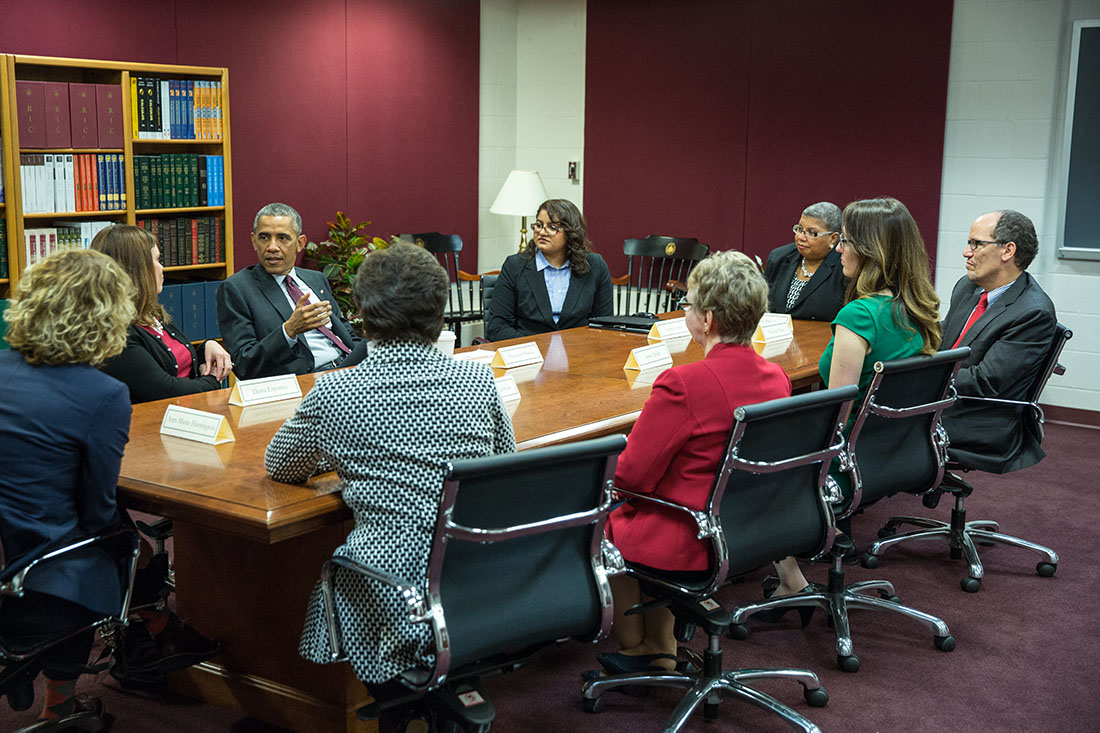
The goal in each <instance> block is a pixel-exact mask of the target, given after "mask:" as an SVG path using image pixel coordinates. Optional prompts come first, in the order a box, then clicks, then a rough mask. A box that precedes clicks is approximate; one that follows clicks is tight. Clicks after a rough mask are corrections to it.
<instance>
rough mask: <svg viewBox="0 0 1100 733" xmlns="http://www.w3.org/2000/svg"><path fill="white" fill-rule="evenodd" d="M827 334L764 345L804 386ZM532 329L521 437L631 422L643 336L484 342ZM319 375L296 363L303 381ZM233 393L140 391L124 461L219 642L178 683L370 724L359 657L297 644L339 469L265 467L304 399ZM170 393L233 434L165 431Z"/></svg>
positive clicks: (805, 329)
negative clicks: (633, 365)
mask: <svg viewBox="0 0 1100 733" xmlns="http://www.w3.org/2000/svg"><path fill="white" fill-rule="evenodd" d="M828 340H829V325H828V324H827V323H820V322H813V321H795V337H794V339H793V340H791V341H790V342H789V343H787V344H786V345H785V346H784V345H780V346H778V347H777V346H774V345H773V346H771V347H767V348H768V350H765V351H764V354H765V356H766V358H768V359H770V360H771V361H774V362H775V363H777V364H779V365H781V366H782V367H783V368H784V369H785V370H786V371H787V374H788V375H789V376H790V377H791V381H792V382H793V383H794V385H795V387H799V386H807V385H810V384H813V383H814V382H816V381H817V379H818V373H817V362H818V359H819V357H820V355H821V353H822V351H823V350H824V349H825V346H826V345H827V343H828ZM524 341H534V342H536V343H537V344H538V346H539V349H540V350H541V352H542V354H543V357H544V362H543V363H542V365H541V366H535V367H533V368H531V367H518V368H516V369H511V370H509V371H508V373H509V374H511V375H512V376H513V377H514V378H515V380H516V383H517V385H518V387H519V392H520V395H521V399H520V400H519V402H518V403H517V402H512V403H509V410H510V412H512V422H513V426H514V428H515V433H516V442H517V443H518V445H519V448H520V450H523V449H526V448H532V447H536V446H543V445H552V444H555V443H565V442H570V441H575V440H581V439H584V438H591V437H596V436H599V435H606V434H609V433H615V432H627V431H629V429H630V427H631V426H632V425H633V424H634V421H635V420H636V419H637V417H638V413H639V412H640V411H641V409H642V405H643V404H644V403H645V400H646V398H647V397H648V395H649V391H650V385H651V384H652V381H653V378H654V377H655V375H654V374H645V373H641V374H639V373H638V372H629V371H625V370H624V369H623V368H622V367H623V364H625V363H626V360H627V357H628V356H629V354H630V350H631V349H633V348H635V347H637V346H644V345H645V344H646V343H647V339H646V336H644V335H641V334H628V333H620V332H611V331H599V330H595V329H589V328H577V329H571V330H567V331H561V332H558V333H552V334H541V335H538V336H532V337H529V338H525V339H517V340H515V341H511V342H509V341H505V342H498V343H495V344H492V345H490V346H483V347H481V348H483V349H485V348H488V349H495V348H497V347H498V346H502V345H508V344H511V343H522V342H524ZM757 348H758V350H760V349H761V348H763V347H761V346H758V347H757ZM673 351H674V353H673V360H674V362H675V363H676V364H683V363H689V362H693V361H697V360H699V359H701V358H702V357H703V353H702V349H701V348H700V347H699V346H698V345H697V344H694V343H690V344H686V345H685V344H683V343H681V344H680V345H679V346H678V347H674V348H673ZM769 351H776V352H777V353H774V354H772V353H769ZM503 373H504V372H503V371H498V374H503ZM314 379H315V375H312V374H311V375H305V376H302V377H299V382H300V383H301V386H302V392H303V393H305V392H306V391H308V390H309V388H310V387H311V386H312V385H313V382H314ZM228 400H229V390H219V391H215V392H205V393H202V394H197V395H188V396H185V397H180V398H176V399H170V400H161V401H159V402H150V403H146V404H142V405H135V407H134V412H133V419H132V423H131V428H130V443H129V445H128V446H127V449H126V455H125V456H124V458H123V461H122V472H121V476H120V477H119V494H120V495H121V496H122V497H123V501H124V503H125V505H126V506H127V507H129V508H132V509H137V510H139V511H147V512H151V513H155V514H161V515H164V516H168V517H172V518H173V520H174V521H173V524H174V527H175V540H174V541H175V569H176V605H177V611H178V613H179V615H180V616H181V617H182V618H184V619H185V620H188V621H189V622H190V623H192V624H193V625H194V626H195V627H196V628H197V629H199V630H200V631H201V632H202V633H204V634H206V635H207V636H210V637H212V638H215V639H218V640H219V641H220V642H221V643H222V647H223V651H222V653H221V654H220V655H219V656H218V657H216V658H215V659H214V660H212V662H209V663H205V664H202V665H199V666H196V667H193V668H191V669H189V670H186V671H184V672H180V673H177V674H174V675H173V676H172V684H173V687H174V688H175V689H176V690H178V691H180V692H182V693H184V694H187V695H191V696H193V697H197V698H200V699H203V700H206V701H208V702H211V703H214V704H216V705H219V706H222V707H226V708H229V709H233V710H238V711H241V712H242V713H245V714H248V715H251V716H254V717H256V718H260V719H262V720H265V721H268V722H270V723H273V724H275V725H279V726H283V727H287V728H292V729H295V730H313V731H322V730H333V731H336V730H339V731H345V730H346V731H354V730H369V729H372V726H373V724H371V725H368V724H365V723H362V722H360V721H359V720H358V719H357V718H356V716H355V711H356V709H357V708H358V707H359V706H360V705H361V704H363V702H364V701H365V700H366V693H365V691H364V689H363V686H362V684H361V683H360V682H359V681H358V680H356V679H355V678H354V676H353V675H352V673H351V669H350V666H349V665H346V664H333V665H317V664H313V663H310V662H307V661H305V660H303V659H301V658H300V657H299V656H298V654H297V648H298V637H299V634H300V632H301V629H302V625H303V622H304V618H305V608H306V601H307V599H308V597H309V593H310V591H311V589H312V588H313V585H314V583H315V582H316V580H317V577H318V573H319V571H320V568H321V565H322V563H323V562H324V561H325V560H326V559H327V558H328V557H330V556H331V554H332V551H333V550H334V549H335V548H336V547H337V546H339V545H340V544H341V543H342V542H343V540H344V538H345V537H346V536H347V533H348V531H349V530H350V528H351V519H350V517H351V514H350V512H349V510H348V509H347V507H346V506H345V505H344V503H343V501H342V500H341V498H340V494H339V488H340V487H339V482H338V480H337V479H336V477H335V475H334V474H326V475H323V476H318V477H316V478H314V479H312V480H311V481H310V482H309V483H308V484H305V485H302V486H296V485H291V484H282V483H278V482H276V481H273V480H271V479H270V478H269V477H268V476H267V474H266V472H265V471H264V466H263V454H264V449H265V448H266V447H267V444H268V441H269V440H270V439H271V436H272V435H274V433H275V431H276V430H277V429H278V428H279V426H280V425H281V424H282V422H283V420H284V419H285V418H287V417H289V416H290V415H291V414H292V413H293V411H294V408H295V406H296V405H297V401H296V400H291V401H284V402H275V403H269V404H266V405H256V406H252V407H247V408H241V407H237V406H234V405H229V404H228ZM169 404H179V405H183V406H186V407H191V408H194V409H198V410H204V411H208V412H213V413H219V414H222V415H225V416H226V417H227V418H228V420H229V423H230V426H231V427H232V429H233V433H234V435H235V436H236V440H235V441H234V442H231V443H226V444H223V445H219V446H208V445H204V444H200V443H195V442H191V441H186V440H180V439H176V438H171V437H167V436H161V435H160V432H159V430H160V422H161V418H162V417H163V415H164V410H165V408H166V406H167V405H169ZM394 408H395V409H400V405H394Z"/></svg>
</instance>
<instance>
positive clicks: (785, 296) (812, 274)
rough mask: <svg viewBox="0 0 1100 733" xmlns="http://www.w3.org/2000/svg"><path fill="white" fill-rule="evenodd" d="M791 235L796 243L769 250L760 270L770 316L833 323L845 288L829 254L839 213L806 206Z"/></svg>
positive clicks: (837, 231)
mask: <svg viewBox="0 0 1100 733" xmlns="http://www.w3.org/2000/svg"><path fill="white" fill-rule="evenodd" d="M793 231H794V241H793V242H791V243H790V244H785V245H783V246H782V247H776V248H775V249H773V250H772V251H771V254H769V255H768V264H767V265H765V267H764V279H765V280H767V281H768V311H769V312H771V313H790V314H791V317H792V318H803V319H806V320H810V321H832V320H833V318H835V317H836V314H837V311H839V310H840V307H841V306H842V305H844V289H845V288H846V287H847V285H848V283H847V281H846V280H845V278H844V275H843V273H842V272H841V267H840V254H839V253H837V251H836V250H835V249H833V248H834V247H835V246H836V243H837V240H838V239H840V209H839V208H838V207H837V205H836V204H831V203H829V202H828V201H822V202H821V203H817V204H814V205H813V206H808V207H806V210H805V211H803V212H802V217H801V218H800V219H799V220H798V224H796V225H795V226H794V228H793Z"/></svg>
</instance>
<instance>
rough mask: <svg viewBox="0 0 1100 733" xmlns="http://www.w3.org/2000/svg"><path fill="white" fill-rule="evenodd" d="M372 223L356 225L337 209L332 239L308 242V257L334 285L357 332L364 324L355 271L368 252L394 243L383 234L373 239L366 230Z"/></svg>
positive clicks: (331, 226)
mask: <svg viewBox="0 0 1100 733" xmlns="http://www.w3.org/2000/svg"><path fill="white" fill-rule="evenodd" d="M370 224H371V222H369V221H361V222H359V223H357V224H352V222H351V219H349V218H348V217H347V215H346V214H345V213H344V212H342V211H337V212H336V221H334V222H333V221H330V222H328V239H326V240H325V241H323V242H320V243H317V242H309V243H307V244H306V257H307V258H309V259H310V260H312V261H313V262H315V263H317V267H318V268H319V269H320V270H321V272H322V273H324V275H325V277H326V278H327V279H328V281H329V284H330V285H331V286H332V296H333V297H334V298H336V302H337V304H339V306H340V310H341V311H343V313H344V317H345V318H347V319H348V322H349V323H350V324H351V325H352V327H353V328H355V330H356V331H357V332H358V331H360V329H361V326H362V324H361V323H360V319H359V312H358V308H356V307H355V303H354V300H353V297H352V284H353V283H354V282H355V273H356V272H357V271H358V270H359V265H361V264H363V259H364V258H365V257H366V256H367V255H369V254H370V253H371V252H374V251H375V250H379V249H385V248H386V247H388V246H389V244H390V243H389V242H387V241H386V240H385V239H382V238H381V237H374V238H370V237H368V236H367V235H366V234H364V233H362V230H363V229H365V228H366V227H368V226H370ZM360 335H361V334H360Z"/></svg>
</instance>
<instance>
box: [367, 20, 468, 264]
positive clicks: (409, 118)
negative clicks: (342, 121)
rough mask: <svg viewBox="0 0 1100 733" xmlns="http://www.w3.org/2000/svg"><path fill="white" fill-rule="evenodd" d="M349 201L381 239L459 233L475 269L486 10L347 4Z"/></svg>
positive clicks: (465, 259)
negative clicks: (480, 73) (481, 63)
mask: <svg viewBox="0 0 1100 733" xmlns="http://www.w3.org/2000/svg"><path fill="white" fill-rule="evenodd" d="M347 27H348V54H347V57H348V66H347V75H348V120H349V123H348V131H349V134H348V141H347V150H348V183H347V190H348V198H349V200H350V202H351V203H350V206H351V210H352V211H353V212H354V213H355V215H357V216H358V215H361V216H362V217H363V218H370V219H372V220H373V221H374V225H373V226H372V227H371V229H372V230H373V231H375V232H378V233H385V234H397V233H400V232H410V233H411V232H424V231H439V232H444V233H447V234H458V235H460V236H461V237H462V241H463V242H464V248H463V252H462V256H461V261H462V265H463V269H465V270H467V271H468V272H476V271H477V206H478V201H477V196H478V178H477V169H478V90H479V76H478V63H479V42H478V39H479V37H480V9H479V4H478V2H476V0H475V1H470V0H405V2H393V1H392V0H372V1H370V2H356V3H349V5H348V22H347Z"/></svg>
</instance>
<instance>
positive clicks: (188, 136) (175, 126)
mask: <svg viewBox="0 0 1100 733" xmlns="http://www.w3.org/2000/svg"><path fill="white" fill-rule="evenodd" d="M130 112H131V116H132V127H133V130H132V132H133V137H134V139H136V140H221V139H222V83H221V82H220V81H208V80H204V79H157V78H152V77H131V78H130Z"/></svg>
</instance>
